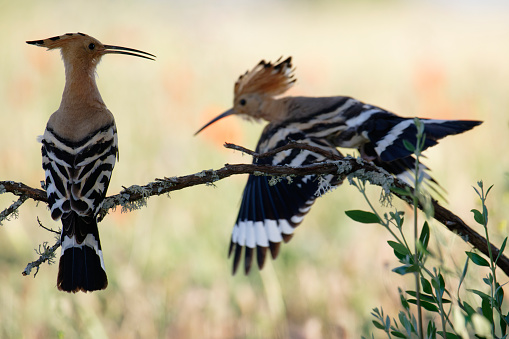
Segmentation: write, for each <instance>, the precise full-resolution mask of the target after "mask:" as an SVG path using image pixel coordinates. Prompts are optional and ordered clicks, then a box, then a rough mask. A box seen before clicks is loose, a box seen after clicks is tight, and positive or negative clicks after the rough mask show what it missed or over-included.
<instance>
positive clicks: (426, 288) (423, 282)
mask: <svg viewBox="0 0 509 339" xmlns="http://www.w3.org/2000/svg"><path fill="white" fill-rule="evenodd" d="M421 285H422V290H423V291H424V292H425V293H428V294H432V293H433V290H432V289H431V284H430V282H429V281H428V280H427V279H426V278H424V277H421Z"/></svg>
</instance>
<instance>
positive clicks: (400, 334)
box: [391, 331, 407, 338]
mask: <svg viewBox="0 0 509 339" xmlns="http://www.w3.org/2000/svg"><path fill="white" fill-rule="evenodd" d="M391 334H392V335H393V336H395V337H396V338H406V337H407V336H406V335H405V334H403V333H401V332H400V331H391Z"/></svg>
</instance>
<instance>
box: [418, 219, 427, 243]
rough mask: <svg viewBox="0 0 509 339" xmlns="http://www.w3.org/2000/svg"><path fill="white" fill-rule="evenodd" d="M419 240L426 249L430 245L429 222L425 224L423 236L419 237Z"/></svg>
mask: <svg viewBox="0 0 509 339" xmlns="http://www.w3.org/2000/svg"><path fill="white" fill-rule="evenodd" d="M419 240H420V241H421V244H422V246H424V249H427V248H428V243H429V225H428V222H427V221H426V222H424V225H423V226H422V230H421V235H420V236H419Z"/></svg>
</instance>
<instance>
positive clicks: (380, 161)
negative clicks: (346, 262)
mask: <svg viewBox="0 0 509 339" xmlns="http://www.w3.org/2000/svg"><path fill="white" fill-rule="evenodd" d="M278 62H279V60H278ZM294 83H295V79H294V78H293V69H292V64H291V58H288V59H286V60H284V61H282V62H279V63H277V62H276V64H272V63H270V62H269V63H267V62H265V61H263V60H262V61H261V62H260V63H259V64H258V65H256V66H255V67H254V68H253V69H252V70H251V71H248V72H246V73H245V74H244V75H242V76H240V78H239V79H238V81H237V82H236V83H235V89H234V99H233V108H232V109H230V110H228V111H226V112H224V113H223V114H221V115H219V116H218V117H216V118H215V119H213V120H212V121H210V122H209V123H207V124H206V125H205V126H203V127H202V128H201V129H200V130H199V131H198V132H196V133H199V132H200V131H202V130H203V129H204V128H206V127H207V126H209V125H211V124H212V123H214V122H216V121H217V120H219V119H222V118H224V117H226V116H229V115H233V114H239V115H243V116H247V117H249V118H254V119H260V118H261V119H265V120H267V121H268V122H269V124H268V125H267V126H266V127H265V129H264V130H263V132H262V135H261V137H260V140H259V141H258V145H257V146H256V152H258V153H265V152H268V151H271V150H273V149H275V148H278V147H281V146H284V145H285V144H287V143H288V142H290V141H295V142H299V143H305V144H309V145H312V146H315V147H319V148H322V149H324V150H327V151H329V152H331V153H332V154H336V155H340V153H339V151H338V150H337V149H336V147H347V148H356V149H358V150H359V152H360V154H361V156H362V158H364V159H366V160H369V161H373V162H374V163H375V164H376V165H378V166H380V167H383V168H384V169H386V170H387V171H389V172H391V173H393V174H394V175H397V176H404V175H405V174H407V172H408V170H411V169H413V168H415V167H414V166H415V165H414V158H413V156H412V154H411V152H410V151H408V150H407V149H406V148H405V146H404V145H403V140H405V139H406V140H408V141H409V142H410V143H412V144H414V145H415V143H416V134H417V130H416V127H415V124H414V118H402V117H399V116H397V115H395V114H393V113H391V112H388V111H386V110H384V109H381V108H379V107H376V106H372V105H368V104H365V103H362V102H360V101H358V100H356V99H353V98H349V97H342V96H337V97H322V98H312V97H283V98H275V96H277V95H281V94H283V93H284V92H286V91H287V90H288V89H289V88H290V87H291V86H292V85H293V84H294ZM421 121H422V123H423V124H424V128H425V130H424V132H425V134H426V141H425V144H424V149H426V148H428V147H430V146H434V145H436V144H437V142H438V140H439V139H441V138H443V137H445V136H447V135H453V134H459V133H462V132H464V131H467V130H469V129H471V128H473V127H475V126H477V125H479V124H481V122H480V121H465V120H430V119H421ZM324 160H326V159H325V157H324V156H323V155H321V154H317V153H314V152H311V151H308V150H299V149H294V150H287V151H283V152H280V153H278V154H276V155H275V156H273V157H267V158H259V159H256V158H255V159H254V160H253V163H255V164H270V165H287V166H303V165H309V164H312V163H316V162H321V161H324ZM268 181H269V179H268V178H267V177H265V176H255V175H250V176H249V178H248V180H247V184H246V187H245V188H244V193H243V196H242V203H241V206H240V211H239V214H238V217H237V221H236V223H235V226H234V228H233V233H232V238H231V243H230V249H229V256H231V255H232V253H233V256H234V258H233V273H234V274H235V271H236V270H237V267H238V264H239V261H240V258H241V255H242V248H243V247H244V248H245V260H244V263H245V266H244V268H245V272H246V274H247V273H249V270H250V269H251V263H252V260H253V255H254V253H253V252H254V249H255V248H256V258H257V262H258V267H259V268H260V269H261V268H262V267H263V264H264V262H265V256H266V252H267V249H269V250H270V252H271V255H272V258H273V259H275V258H276V256H277V254H278V252H279V245H280V243H281V241H285V242H287V241H289V240H290V238H291V237H292V236H293V232H294V228H295V227H296V226H298V225H299V224H300V223H301V222H302V220H303V218H304V215H305V214H306V213H307V212H308V211H309V210H310V208H311V205H312V204H313V202H314V201H315V199H316V197H317V195H316V194H317V191H318V190H319V189H323V188H324V187H329V188H332V187H335V186H338V185H339V184H341V182H339V181H338V179H337V177H335V176H333V175H327V176H325V177H322V178H321V179H320V180H318V178H317V176H315V175H306V176H303V177H295V178H292V182H288V181H287V180H281V181H279V182H278V183H276V184H275V185H270V184H269V182H268ZM319 181H320V182H319Z"/></svg>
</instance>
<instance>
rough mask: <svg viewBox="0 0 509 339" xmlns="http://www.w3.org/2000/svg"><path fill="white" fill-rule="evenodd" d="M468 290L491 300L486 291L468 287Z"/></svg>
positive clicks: (483, 298)
mask: <svg viewBox="0 0 509 339" xmlns="http://www.w3.org/2000/svg"><path fill="white" fill-rule="evenodd" d="M467 291H470V292H472V293H474V294H477V295H478V296H480V297H481V299H482V300H488V301H489V300H491V296H489V295H487V294H486V293H484V292H481V291H478V290H472V289H468V290H467Z"/></svg>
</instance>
